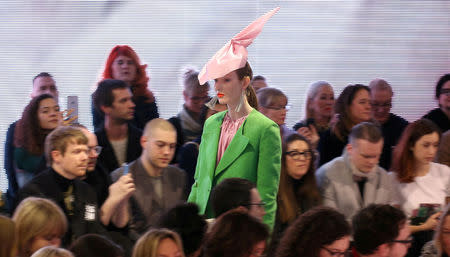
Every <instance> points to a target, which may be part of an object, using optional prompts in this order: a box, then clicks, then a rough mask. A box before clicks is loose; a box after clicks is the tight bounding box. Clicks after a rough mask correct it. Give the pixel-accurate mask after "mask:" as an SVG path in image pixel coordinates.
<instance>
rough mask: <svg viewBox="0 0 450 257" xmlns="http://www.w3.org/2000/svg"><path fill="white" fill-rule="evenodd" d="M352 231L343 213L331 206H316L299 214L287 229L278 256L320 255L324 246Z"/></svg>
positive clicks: (315, 256)
mask: <svg viewBox="0 0 450 257" xmlns="http://www.w3.org/2000/svg"><path fill="white" fill-rule="evenodd" d="M350 233H351V230H350V225H349V224H348V222H347V221H346V219H345V217H344V215H343V214H341V213H340V212H338V211H336V210H335V209H332V208H330V207H324V206H320V207H315V208H313V209H311V210H309V211H307V212H305V213H304V214H302V215H301V216H299V217H298V218H297V220H295V222H294V223H293V224H292V225H291V226H290V227H289V228H288V229H287V230H286V232H285V234H284V236H283V237H282V238H281V241H280V244H279V246H278V248H277V251H276V256H277V257H291V256H308V257H319V253H320V250H321V248H322V247H323V246H325V245H329V244H332V243H333V242H334V241H336V240H339V239H341V238H343V237H345V236H350Z"/></svg>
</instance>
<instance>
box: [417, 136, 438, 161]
mask: <svg viewBox="0 0 450 257" xmlns="http://www.w3.org/2000/svg"><path fill="white" fill-rule="evenodd" d="M438 146H439V134H438V133H436V132H433V133H431V134H427V135H423V136H422V137H421V138H419V140H417V141H416V143H415V144H414V146H413V147H412V148H411V151H413V155H414V160H415V161H416V163H417V164H419V165H423V164H429V163H430V162H431V161H433V160H434V156H435V155H436V152H437V149H438Z"/></svg>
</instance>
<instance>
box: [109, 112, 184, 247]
mask: <svg viewBox="0 0 450 257" xmlns="http://www.w3.org/2000/svg"><path fill="white" fill-rule="evenodd" d="M176 134H177V133H176V130H175V128H174V127H173V126H172V124H171V123H170V122H168V121H166V120H163V119H160V118H156V119H153V120H151V121H150V122H149V123H147V125H146V126H145V129H144V135H143V136H142V137H141V141H140V143H141V145H142V149H143V151H142V154H141V156H140V157H139V158H138V159H137V160H135V161H133V162H131V163H129V164H126V165H124V166H122V167H121V168H119V169H117V170H115V171H114V172H113V173H111V177H112V180H113V181H118V180H119V179H121V178H122V177H124V176H130V175H129V174H131V177H132V178H133V180H134V186H135V188H136V191H135V192H134V193H133V194H132V195H131V197H130V198H129V201H126V204H127V205H129V206H130V207H129V208H126V209H129V210H130V213H129V215H130V216H131V224H130V226H131V227H130V229H131V230H132V232H133V234H134V236H135V237H136V238H135V239H137V235H139V234H143V233H144V232H145V231H147V230H148V229H149V228H150V227H152V226H154V225H156V222H157V221H158V218H159V217H160V216H161V215H162V214H163V213H164V212H165V211H167V210H168V209H170V208H172V207H173V206H174V205H176V204H177V203H178V202H180V201H185V200H186V197H187V192H186V191H187V188H186V174H185V173H184V172H183V171H182V170H180V169H178V168H176V167H174V166H170V165H169V163H170V161H171V160H172V158H173V156H174V153H175V146H176V143H177V135H176ZM131 177H130V178H131Z"/></svg>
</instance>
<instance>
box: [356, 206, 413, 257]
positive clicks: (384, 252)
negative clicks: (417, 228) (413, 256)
mask: <svg viewBox="0 0 450 257" xmlns="http://www.w3.org/2000/svg"><path fill="white" fill-rule="evenodd" d="M353 242H354V246H355V249H356V251H357V252H358V253H359V254H360V256H361V257H378V256H379V257H403V256H405V255H406V253H407V252H408V248H409V247H410V246H411V243H412V238H411V232H410V230H409V226H408V224H407V219H406V215H405V214H404V213H403V212H402V211H401V210H399V209H397V208H395V207H392V206H390V205H387V204H372V205H369V206H367V207H366V208H364V209H362V210H360V211H359V212H358V213H357V214H356V215H355V216H354V217H353Z"/></svg>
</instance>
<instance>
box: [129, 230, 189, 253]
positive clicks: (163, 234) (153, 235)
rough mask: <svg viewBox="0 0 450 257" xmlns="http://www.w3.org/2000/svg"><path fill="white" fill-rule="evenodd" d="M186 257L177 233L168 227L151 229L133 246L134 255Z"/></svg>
mask: <svg viewBox="0 0 450 257" xmlns="http://www.w3.org/2000/svg"><path fill="white" fill-rule="evenodd" d="M161 256H164V257H185V255H184V253H183V245H182V243H181V239H180V237H179V236H178V235H177V233H175V232H173V231H170V230H168V229H151V230H149V231H148V232H147V233H145V234H144V235H142V236H141V238H139V240H138V241H137V243H136V245H134V248H133V257H161Z"/></svg>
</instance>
